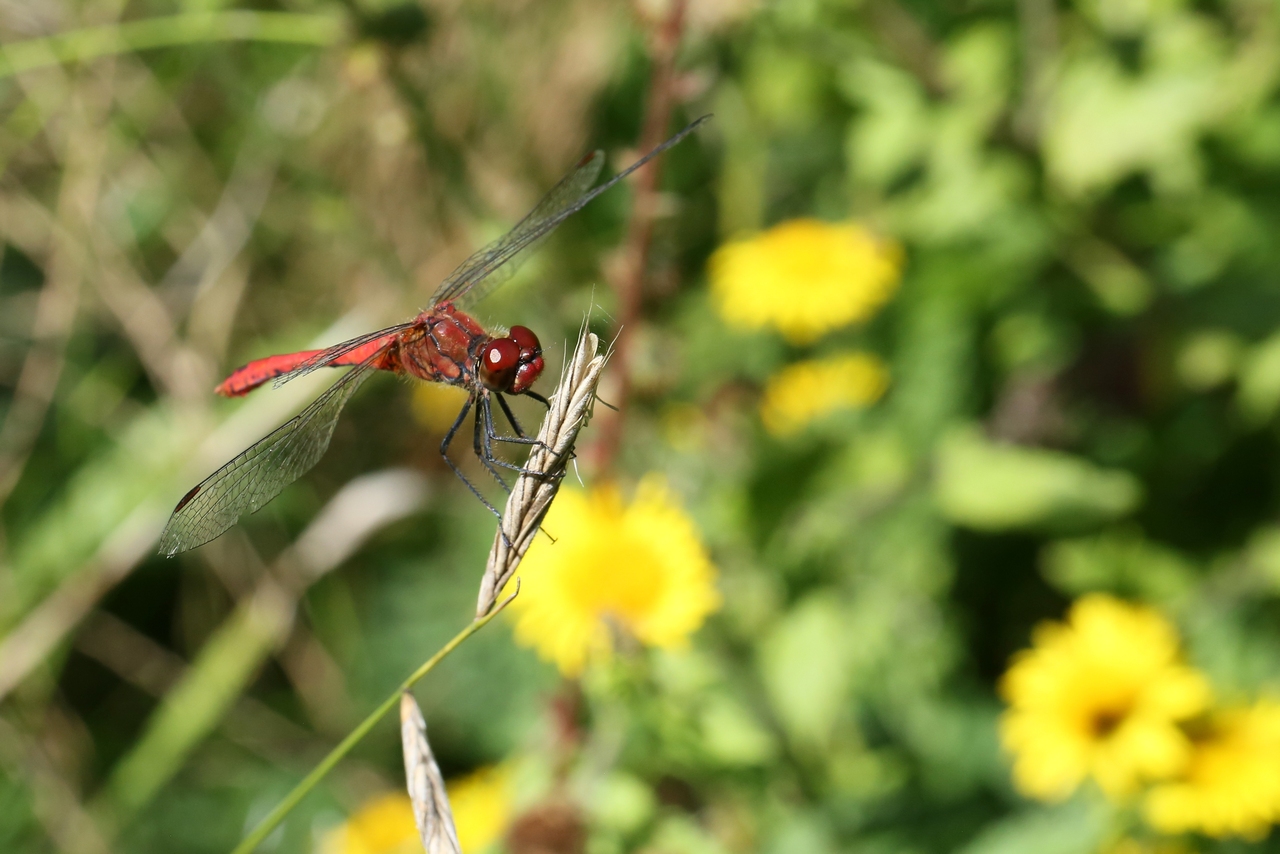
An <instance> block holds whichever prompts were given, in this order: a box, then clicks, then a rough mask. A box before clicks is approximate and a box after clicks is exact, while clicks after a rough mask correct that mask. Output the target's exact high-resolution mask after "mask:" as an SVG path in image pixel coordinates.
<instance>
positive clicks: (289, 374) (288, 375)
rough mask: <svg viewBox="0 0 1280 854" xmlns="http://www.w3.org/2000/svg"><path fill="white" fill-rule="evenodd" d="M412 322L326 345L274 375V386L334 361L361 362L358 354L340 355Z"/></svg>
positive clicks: (408, 325)
mask: <svg viewBox="0 0 1280 854" xmlns="http://www.w3.org/2000/svg"><path fill="white" fill-rule="evenodd" d="M413 324H414V321H412V320H411V321H409V322H408V323H398V324H396V325H395V326H388V327H387V328H386V329H379V330H378V331H377V332H367V333H365V334H364V335H359V336H357V337H355V338H352V339H350V340H349V341H343V342H342V343H341V344H334V345H333V346H332V347H327V348H325V349H324V350H321V351H320V352H319V353H316V354H315V355H314V356H312V357H311V358H309V359H307V360H306V361H304V362H299V363H298V365H297V367H295V368H293V369H292V370H289V371H286V372H285V373H283V374H281V375H280V376H278V377H276V379H275V383H274V387H275V388H279V387H280V386H282V385H284V384H285V383H287V382H289V380H296V379H297V378H298V377H302V376H306V375H307V374H309V373H311V372H312V371H314V370H316V369H317V368H327V367H329V366H330V365H334V364H335V363H337V364H339V365H343V364H351V361H356V360H359V361H360V362H363V361H364V359H361V358H359V355H357V356H356V358H355V359H353V360H351V361H345V360H342V357H343V356H346V355H348V354H354V353H355V351H356V350H359V349H360V348H361V347H367V346H370V345H375V342H377V340H378V339H379V338H389V337H391V336H393V335H395V334H397V333H399V332H403V331H404V330H406V329H408V328H409V327H411V326H413ZM386 343H388V342H384V343H383V345H382V346H377V350H378V352H381V351H382V350H383V349H385V344H386ZM375 346H376V345H375ZM364 355H367V354H364Z"/></svg>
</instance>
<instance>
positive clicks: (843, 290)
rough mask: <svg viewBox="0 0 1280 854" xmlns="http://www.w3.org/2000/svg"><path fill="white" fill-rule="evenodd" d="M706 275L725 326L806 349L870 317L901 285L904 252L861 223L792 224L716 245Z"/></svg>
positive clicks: (808, 221) (812, 221)
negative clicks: (774, 333)
mask: <svg viewBox="0 0 1280 854" xmlns="http://www.w3.org/2000/svg"><path fill="white" fill-rule="evenodd" d="M709 273H710V277H711V293H712V296H713V297H714V299H715V303H716V307H717V309H718V310H719V312H720V316H721V317H723V318H724V319H725V321H726V322H728V323H730V324H732V325H734V326H739V327H744V328H747V329H755V328H759V327H762V326H773V327H775V328H777V329H778V330H779V331H780V332H781V333H782V334H783V335H784V336H785V337H786V338H787V340H789V341H791V342H792V343H795V344H808V343H810V342H813V341H816V340H817V339H818V338H820V337H821V336H822V335H823V334H825V333H826V332H829V331H831V330H832V329H837V328H839V327H841V326H847V325H848V324H850V323H856V322H858V321H860V320H866V319H867V318H869V317H871V315H873V314H875V312H876V310H877V309H879V308H880V306H881V305H883V304H884V303H885V301H886V300H888V299H889V297H891V296H892V295H893V292H894V290H895V289H896V288H897V287H898V279H899V278H900V276H901V274H902V252H901V250H900V249H899V248H898V246H897V245H896V244H894V243H890V242H888V241H885V240H881V239H878V238H876V237H875V236H874V235H872V234H871V233H870V232H868V231H867V230H866V229H864V228H862V227H861V226H858V225H853V224H844V225H835V224H832V223H826V222H821V221H819V220H816V219H795V220H791V221H790V222H784V223H782V224H781V225H777V226H774V227H773V228H771V229H769V230H768V231H766V232H764V233H763V234H759V235H757V236H755V237H752V238H749V239H747V240H740V241H737V242H735V243H728V244H726V245H724V246H722V247H720V248H719V249H717V250H716V252H715V254H714V255H712V256H711V262H710V267H709Z"/></svg>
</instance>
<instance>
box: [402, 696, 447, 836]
mask: <svg viewBox="0 0 1280 854" xmlns="http://www.w3.org/2000/svg"><path fill="white" fill-rule="evenodd" d="M400 740H401V742H402V743H403V744H404V779H405V785H406V786H408V789H409V800H410V801H412V802H413V820H414V822H415V823H416V824H417V825H418V835H419V836H421V837H422V847H423V848H425V849H426V851H427V854H462V846H460V845H459V844H458V831H457V829H456V828H455V827H454V824H453V811H452V810H451V809H450V808H449V797H448V795H446V794H445V790H444V778H443V777H441V776H440V766H439V765H437V764H436V758H435V756H434V755H433V754H432V753H431V745H430V744H428V743H427V722H426V719H424V718H423V717H422V709H420V708H418V703H417V701H416V700H414V699H413V695H412V694H410V693H409V692H408V691H405V692H404V693H403V694H402V695H400Z"/></svg>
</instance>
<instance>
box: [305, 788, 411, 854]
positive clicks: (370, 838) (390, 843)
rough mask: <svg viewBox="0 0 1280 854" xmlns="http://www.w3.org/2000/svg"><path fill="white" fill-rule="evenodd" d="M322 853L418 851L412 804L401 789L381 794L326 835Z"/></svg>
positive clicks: (352, 853)
mask: <svg viewBox="0 0 1280 854" xmlns="http://www.w3.org/2000/svg"><path fill="white" fill-rule="evenodd" d="M320 850H321V852H323V854H421V852H422V841H421V839H420V838H419V836H418V828H417V826H416V825H415V824H414V823H413V804H412V803H411V802H410V801H409V796H408V795H406V794H404V793H402V792H392V793H389V794H386V795H380V796H379V797H376V798H374V799H373V800H371V801H369V802H368V803H366V804H365V805H364V806H362V807H360V809H359V810H358V811H357V812H356V814H355V815H353V816H351V817H350V818H348V819H347V820H346V822H344V823H343V824H341V825H339V826H338V827H336V828H334V829H333V830H332V831H330V832H329V834H328V835H327V836H325V838H324V841H323V842H322V843H321V846H320Z"/></svg>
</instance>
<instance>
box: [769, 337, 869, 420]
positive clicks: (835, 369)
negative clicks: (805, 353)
mask: <svg viewBox="0 0 1280 854" xmlns="http://www.w3.org/2000/svg"><path fill="white" fill-rule="evenodd" d="M888 387H889V373H888V371H887V370H886V369H885V366H884V362H882V361H880V359H879V358H878V357H877V356H874V355H872V354H870V353H847V354H844V355H839V356H831V357H829V358H826V359H816V360H813V361H807V362H796V363H795V364H794V365H789V366H787V367H785V368H783V369H782V370H781V371H779V372H778V373H776V374H774V375H773V376H772V377H770V379H769V384H768V385H766V386H765V389H764V398H763V399H762V400H761V401H760V418H761V420H762V421H763V422H764V426H765V429H766V430H768V431H769V432H770V433H772V434H773V435H775V436H786V435H789V434H791V433H796V432H799V431H800V430H803V429H804V428H805V427H806V426H808V425H809V424H810V423H812V422H813V421H816V420H817V419H819V418H821V417H822V416H824V415H826V414H828V413H830V412H833V411H835V410H837V409H845V408H852V407H858V406H866V405H867V404H869V403H874V402H875V401H877V400H879V399H880V396H881V395H883V394H884V392H885V389H886V388H888Z"/></svg>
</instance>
